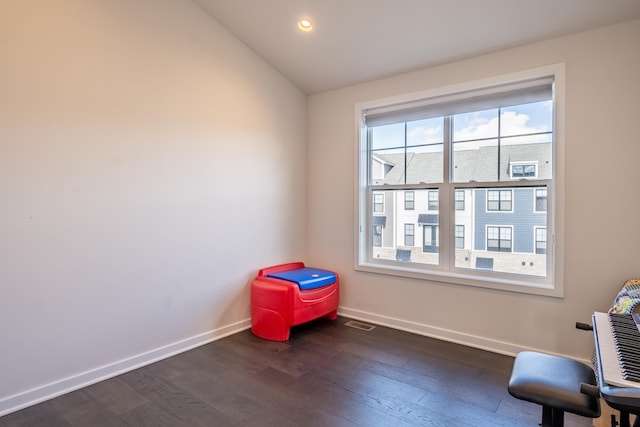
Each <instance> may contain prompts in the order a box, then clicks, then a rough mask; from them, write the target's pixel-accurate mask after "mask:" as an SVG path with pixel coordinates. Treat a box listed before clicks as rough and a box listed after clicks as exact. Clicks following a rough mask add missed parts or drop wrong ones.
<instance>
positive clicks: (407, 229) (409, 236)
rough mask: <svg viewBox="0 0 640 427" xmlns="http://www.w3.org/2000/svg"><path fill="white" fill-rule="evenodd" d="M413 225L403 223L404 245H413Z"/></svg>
mask: <svg viewBox="0 0 640 427" xmlns="http://www.w3.org/2000/svg"><path fill="white" fill-rule="evenodd" d="M414 229H415V225H414V224H405V225H404V245H405V246H413V244H414V242H415V230H414Z"/></svg>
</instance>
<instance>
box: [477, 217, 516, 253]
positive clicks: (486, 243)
mask: <svg viewBox="0 0 640 427" xmlns="http://www.w3.org/2000/svg"><path fill="white" fill-rule="evenodd" d="M490 228H497V229H498V230H499V229H501V228H508V229H510V230H511V233H510V234H511V239H509V241H510V242H511V250H510V251H509V252H508V253H510V254H513V253H515V251H514V249H513V228H514V227H513V225H501V224H487V225H485V227H484V250H485V251H487V252H488V253H490V252H494V253H501V251H489V229H490ZM498 240H502V239H500V236H499V233H498ZM502 253H504V252H502Z"/></svg>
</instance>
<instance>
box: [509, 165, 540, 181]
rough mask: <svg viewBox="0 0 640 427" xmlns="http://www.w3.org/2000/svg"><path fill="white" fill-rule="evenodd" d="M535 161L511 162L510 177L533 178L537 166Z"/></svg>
mask: <svg viewBox="0 0 640 427" xmlns="http://www.w3.org/2000/svg"><path fill="white" fill-rule="evenodd" d="M536 166H537V165H536V164H535V163H512V164H511V178H535V177H536V171H537V170H538V168H537V167H536Z"/></svg>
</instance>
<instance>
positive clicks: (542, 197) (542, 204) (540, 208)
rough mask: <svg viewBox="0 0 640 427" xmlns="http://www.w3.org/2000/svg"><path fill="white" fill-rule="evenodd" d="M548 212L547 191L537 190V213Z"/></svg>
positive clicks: (543, 189)
mask: <svg viewBox="0 0 640 427" xmlns="http://www.w3.org/2000/svg"><path fill="white" fill-rule="evenodd" d="M546 211H547V189H546V188H536V212H546Z"/></svg>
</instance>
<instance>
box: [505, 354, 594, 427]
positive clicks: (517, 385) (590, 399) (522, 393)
mask: <svg viewBox="0 0 640 427" xmlns="http://www.w3.org/2000/svg"><path fill="white" fill-rule="evenodd" d="M581 384H588V385H590V386H594V387H595V386H596V379H595V375H594V372H593V369H592V368H591V367H590V366H587V365H585V364H584V363H581V362H578V361H576V360H573V359H569V358H566V357H560V356H553V355H549V354H543V353H537V352H533V351H524V352H521V353H518V355H517V356H516V359H515V362H514V364H513V370H512V372H511V379H510V380H509V394H511V395H512V396H513V397H515V398H517V399H521V400H525V401H528V402H533V403H537V404H539V405H542V424H541V425H542V426H543V427H561V426H562V425H563V424H564V412H565V411H566V412H571V413H573V414H577V415H582V416H583V417H589V418H597V417H599V416H600V401H599V398H598V396H596V395H593V394H585V393H582V392H581V391H580V387H581Z"/></svg>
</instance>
